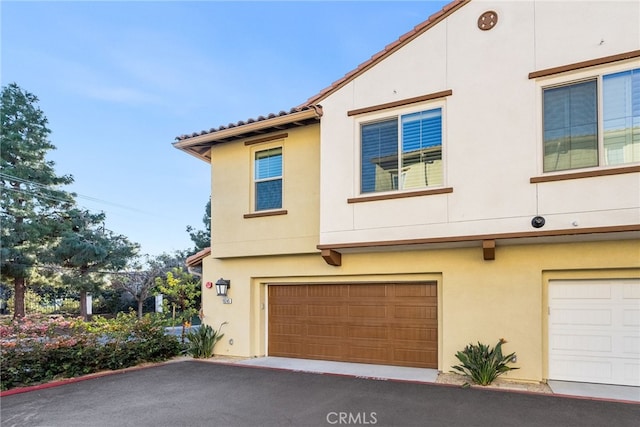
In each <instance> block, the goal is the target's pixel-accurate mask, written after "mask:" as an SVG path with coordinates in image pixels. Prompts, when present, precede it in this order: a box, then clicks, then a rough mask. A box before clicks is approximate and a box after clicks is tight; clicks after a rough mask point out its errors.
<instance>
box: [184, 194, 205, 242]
mask: <svg viewBox="0 0 640 427" xmlns="http://www.w3.org/2000/svg"><path fill="white" fill-rule="evenodd" d="M202 222H203V223H204V230H196V229H195V228H193V227H192V226H190V225H188V226H187V233H189V237H191V241H192V242H193V244H194V245H195V246H194V248H193V252H192V253H196V252H200V251H201V250H203V249H206V248H208V247H209V246H211V199H209V201H208V202H207V204H206V206H205V207H204V216H203V217H202Z"/></svg>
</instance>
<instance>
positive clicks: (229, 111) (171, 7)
mask: <svg viewBox="0 0 640 427" xmlns="http://www.w3.org/2000/svg"><path fill="white" fill-rule="evenodd" d="M447 3H448V1H445V2H442V1H438V2H436V1H408V2H402V1H392V2H386V1H373V2H365V1H354V2H348V1H333V2H328V1H317V2H314V1H297V2H294V1H286V2H269V1H260V2H246V1H193V2H186V1H137V2H130V1H108V2H96V1H75V2H70V1H42V2H33V1H7V0H2V2H1V3H0V19H1V22H0V24H1V33H0V41H1V51H2V53H1V58H0V60H1V63H0V66H1V68H0V72H1V73H0V81H1V83H2V86H5V85H7V84H9V83H12V82H15V83H17V84H18V85H19V86H20V87H22V88H23V89H24V90H27V91H29V92H31V93H33V94H35V95H36V96H38V98H39V99H40V102H39V106H40V108H41V109H42V110H43V111H44V113H45V115H46V116H47V118H48V119H49V128H50V129H51V130H52V134H51V138H50V139H51V142H52V143H53V144H54V145H55V146H56V147H57V150H55V151H53V152H51V154H50V157H49V158H50V159H51V160H53V161H55V162H56V172H57V173H58V174H71V175H73V176H74V178H75V183H74V184H73V185H71V186H69V187H68V190H69V191H74V192H76V193H78V194H79V198H78V202H79V204H80V205H81V206H84V207H86V208H88V209H90V210H92V211H104V212H105V213H106V215H107V223H106V226H107V228H109V229H111V230H113V231H115V232H117V233H119V234H124V235H126V236H128V237H129V238H130V239H131V240H132V241H134V242H138V243H140V244H141V246H142V252H143V253H148V254H153V255H156V254H159V253H162V252H172V251H174V250H178V249H187V248H189V247H191V246H192V243H191V241H190V239H189V236H188V234H187V233H186V231H185V228H186V226H187V225H193V226H195V227H196V228H198V229H202V228H203V224H202V216H203V214H204V206H205V204H206V202H207V200H208V197H209V192H210V182H209V174H210V168H209V166H208V165H207V164H206V163H204V162H202V161H200V160H197V159H196V158H194V157H191V156H189V155H187V154H185V153H183V152H181V151H179V150H176V149H175V148H173V146H172V145H171V143H172V142H173V141H174V138H175V137H176V136H178V135H181V134H184V133H191V132H196V131H200V130H203V129H210V128H212V127H218V126H220V125H227V124H228V123H230V122H237V121H239V120H245V119H247V118H251V117H257V116H259V115H266V114H268V113H271V112H278V111H280V110H287V111H288V110H289V109H290V108H292V107H295V106H297V105H299V104H301V103H302V102H304V101H305V100H306V99H307V98H309V97H311V96H312V95H315V94H316V93H318V92H320V90H322V89H323V88H325V87H327V86H329V85H330V84H331V83H332V82H334V81H336V80H338V79H339V78H341V77H342V76H344V75H345V74H346V73H347V72H349V71H351V70H352V69H354V68H355V67H357V66H358V65H359V64H360V63H362V62H364V61H366V60H367V59H369V58H370V57H371V56H372V55H373V54H375V53H377V52H378V51H380V50H382V49H383V48H384V46H386V45H387V44H389V43H391V42H393V41H395V40H397V38H398V37H399V36H400V35H402V34H404V33H406V32H407V31H409V30H411V29H412V28H413V27H414V26H415V25H417V24H418V23H420V22H422V21H424V20H426V19H427V18H428V17H429V16H430V15H431V14H433V13H434V12H436V11H438V10H440V9H441V8H442V6H444V5H445V4H447ZM214 215H215V213H214Z"/></svg>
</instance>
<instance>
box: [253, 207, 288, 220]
mask: <svg viewBox="0 0 640 427" xmlns="http://www.w3.org/2000/svg"><path fill="white" fill-rule="evenodd" d="M288 213H289V212H288V211H287V210H286V209H281V210H278V211H265V212H254V213H249V214H244V218H262V217H265V216H276V215H286V214H288Z"/></svg>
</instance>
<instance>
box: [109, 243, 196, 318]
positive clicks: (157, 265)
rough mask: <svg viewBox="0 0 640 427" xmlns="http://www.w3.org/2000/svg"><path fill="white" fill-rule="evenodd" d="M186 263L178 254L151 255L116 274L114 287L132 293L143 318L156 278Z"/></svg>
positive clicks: (154, 287) (113, 279)
mask: <svg viewBox="0 0 640 427" xmlns="http://www.w3.org/2000/svg"><path fill="white" fill-rule="evenodd" d="M183 264H184V260H183V259H182V258H180V257H179V256H178V255H168V254H161V255H159V256H157V257H155V258H151V257H149V256H147V257H146V259H145V260H144V262H143V261H141V260H140V259H139V260H136V261H135V262H133V264H132V266H131V267H130V268H129V269H128V271H126V272H123V273H121V274H116V275H114V276H113V278H112V280H111V284H112V286H113V287H114V288H116V289H120V290H123V291H125V292H127V293H128V294H130V295H131V296H132V297H133V298H134V299H135V300H136V302H137V303H138V318H140V319H141V318H142V307H143V305H144V301H145V300H146V299H147V298H149V297H150V296H151V295H153V294H154V291H155V289H156V286H157V282H156V279H157V278H160V279H162V278H163V277H165V276H166V274H167V272H169V271H170V270H171V269H172V268H175V267H178V266H180V265H183Z"/></svg>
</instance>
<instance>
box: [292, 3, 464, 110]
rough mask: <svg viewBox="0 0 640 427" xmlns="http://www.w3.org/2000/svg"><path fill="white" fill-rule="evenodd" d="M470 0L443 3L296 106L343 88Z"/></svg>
mask: <svg viewBox="0 0 640 427" xmlns="http://www.w3.org/2000/svg"><path fill="white" fill-rule="evenodd" d="M470 1H471V0H453V1H452V2H451V3H449V4H447V5H445V6H444V7H443V8H442V9H441V10H440V11H438V12H436V13H434V14H433V15H431V16H430V17H429V18H428V19H427V20H426V21H424V22H422V23H420V24H418V25H416V26H415V27H414V28H413V29H412V30H411V31H409V32H407V33H405V34H403V35H402V36H400V37H399V38H398V40H396V41H395V42H393V43H390V44H388V45H387V46H385V48H384V49H383V50H382V51H380V52H378V53H376V54H375V55H373V56H372V57H371V58H369V60H367V61H365V62H363V63H362V64H360V65H358V67H357V68H356V69H354V70H352V71H350V72H349V73H347V74H346V75H345V76H344V77H342V78H341V79H339V80H336V81H335V82H333V83H332V84H331V85H330V86H329V87H327V88H325V89H323V90H322V91H320V92H319V93H318V94H316V95H314V96H312V97H311V98H309V99H308V100H307V102H305V103H303V104H301V105H299V106H298V108H301V107H304V106H307V105H313V104H317V103H319V102H320V101H322V100H323V99H326V98H327V97H328V96H329V95H331V94H333V93H334V92H336V91H338V90H339V89H341V88H343V87H344V86H346V85H347V84H348V83H349V82H351V81H352V80H354V79H355V78H356V77H358V76H360V75H361V74H363V73H364V72H365V71H367V70H369V69H370V68H372V67H373V66H375V65H376V64H378V63H380V62H381V61H382V60H384V59H385V58H387V57H388V56H389V55H391V54H392V53H394V52H395V51H397V50H398V49H400V48H401V47H403V46H405V45H406V44H408V43H409V42H411V41H412V40H413V39H415V38H416V37H419V36H420V35H422V34H423V33H425V32H426V31H428V30H429V29H430V28H432V27H434V26H435V25H437V24H439V23H440V22H442V21H444V20H445V18H447V17H448V16H449V15H451V14H452V13H454V12H455V11H457V10H458V9H460V8H461V7H462V6H464V5H466V4H467V3H469V2H470Z"/></svg>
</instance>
